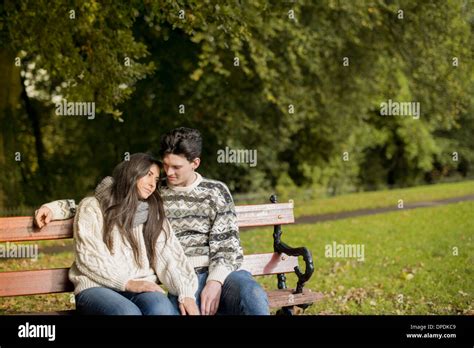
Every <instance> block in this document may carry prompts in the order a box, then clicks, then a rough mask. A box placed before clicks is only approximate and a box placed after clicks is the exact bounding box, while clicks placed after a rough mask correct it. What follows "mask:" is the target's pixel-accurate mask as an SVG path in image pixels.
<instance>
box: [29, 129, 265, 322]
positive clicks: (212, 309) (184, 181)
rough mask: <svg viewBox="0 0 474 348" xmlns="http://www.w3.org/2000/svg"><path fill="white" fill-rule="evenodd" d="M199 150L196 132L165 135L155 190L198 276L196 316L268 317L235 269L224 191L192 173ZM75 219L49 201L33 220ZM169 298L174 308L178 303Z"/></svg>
mask: <svg viewBox="0 0 474 348" xmlns="http://www.w3.org/2000/svg"><path fill="white" fill-rule="evenodd" d="M201 149H202V138H201V134H200V133H199V131H198V130H196V129H190V128H184V127H181V128H177V129H174V130H172V131H170V132H169V133H167V134H165V135H164V136H163V138H162V141H161V147H160V155H161V157H162V159H163V167H164V170H165V173H166V180H165V181H164V182H163V183H162V185H161V187H160V190H161V195H162V197H163V200H164V207H165V213H166V216H167V218H168V219H169V221H170V223H171V226H172V227H173V230H174V233H175V234H176V237H177V238H178V239H179V241H180V242H181V245H182V246H183V248H184V251H185V253H186V256H187V257H188V258H189V260H190V262H191V264H192V265H193V267H194V268H195V270H196V273H197V274H198V279H199V288H198V291H197V293H196V299H197V303H198V306H199V307H200V309H201V314H203V315H214V314H216V313H218V314H230V315H242V314H243V315H268V314H269V308H268V298H267V296H266V293H265V291H264V290H263V289H262V288H261V287H260V285H259V284H258V283H257V282H256V281H255V280H254V279H253V278H252V275H251V274H250V273H249V272H247V271H245V270H240V269H239V268H240V266H241V264H242V260H243V253H242V248H241V246H240V238H239V229H238V226H237V217H236V214H235V207H234V203H233V200H232V195H231V194H230V192H229V189H228V188H227V186H226V185H225V184H224V183H222V182H219V181H215V180H210V179H207V178H203V177H202V176H201V175H200V174H199V173H197V172H196V169H197V168H198V167H199V165H200V161H201V160H200V156H201ZM107 180H110V178H106V179H104V181H103V182H102V183H101V184H100V185H99V186H98V188H97V189H96V194H97V190H100V189H103V187H104V186H106V185H107ZM99 194H100V192H99ZM74 213H75V203H74V201H73V200H62V201H54V202H51V203H48V204H45V205H43V206H42V207H41V208H40V209H39V210H38V211H37V213H36V216H35V220H36V223H37V225H38V226H39V227H43V226H44V225H45V224H47V223H49V222H50V221H51V220H53V219H66V218H70V217H72V216H73V215H74ZM169 296H170V300H171V301H172V302H173V304H174V305H175V306H176V307H177V306H178V301H177V299H176V298H175V297H174V296H172V295H169Z"/></svg>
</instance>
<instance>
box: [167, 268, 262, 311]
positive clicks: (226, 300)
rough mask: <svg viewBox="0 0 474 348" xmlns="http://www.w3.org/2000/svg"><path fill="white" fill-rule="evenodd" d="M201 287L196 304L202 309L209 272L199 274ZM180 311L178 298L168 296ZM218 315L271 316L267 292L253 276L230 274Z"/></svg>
mask: <svg viewBox="0 0 474 348" xmlns="http://www.w3.org/2000/svg"><path fill="white" fill-rule="evenodd" d="M197 276H198V281H199V287H198V290H197V292H196V303H197V305H198V308H199V310H200V309H201V292H202V290H203V289H204V286H206V280H207V276H208V272H203V273H198V274H197ZM168 297H169V299H170V300H171V302H172V303H173V305H174V308H175V310H176V311H178V308H179V304H178V298H177V297H176V296H173V295H171V294H168ZM216 314H218V315H269V314H270V311H269V308H268V297H267V293H266V292H265V290H263V289H262V287H261V286H260V285H259V284H258V283H257V282H256V281H255V279H253V277H252V274H250V273H249V272H247V271H244V270H240V271H234V272H232V273H230V274H229V275H228V276H227V278H226V279H225V281H224V285H223V286H222V293H221V299H220V302H219V309H218V310H217V313H216Z"/></svg>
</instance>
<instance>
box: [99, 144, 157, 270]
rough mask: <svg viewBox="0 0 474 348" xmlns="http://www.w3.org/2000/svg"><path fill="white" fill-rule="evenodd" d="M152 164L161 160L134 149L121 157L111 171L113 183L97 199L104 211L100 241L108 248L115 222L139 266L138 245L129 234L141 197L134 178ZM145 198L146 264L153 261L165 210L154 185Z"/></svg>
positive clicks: (140, 175)
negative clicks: (99, 198)
mask: <svg viewBox="0 0 474 348" xmlns="http://www.w3.org/2000/svg"><path fill="white" fill-rule="evenodd" d="M153 164H156V165H157V166H158V168H161V163H160V162H159V161H157V160H156V159H155V158H154V157H153V156H151V155H149V154H145V153H135V154H133V155H131V156H130V159H129V160H128V161H123V162H121V163H120V164H118V165H117V166H116V167H115V169H114V171H113V174H112V177H113V178H114V183H113V184H112V185H111V186H110V187H109V188H107V189H106V191H105V192H104V193H103V196H102V197H103V198H101V200H100V207H101V210H102V213H103V214H104V243H105V244H106V245H107V247H108V249H109V250H110V252H112V249H113V237H112V230H113V228H114V226H117V228H118V230H119V232H120V235H121V237H122V238H123V239H126V240H127V241H128V242H129V243H130V246H131V247H132V250H133V255H134V258H135V262H136V263H137V265H139V266H142V263H141V261H140V252H139V245H138V240H137V239H136V238H135V237H134V235H133V219H134V216H135V213H136V211H137V207H138V203H139V201H140V200H141V198H140V196H139V194H138V189H137V181H138V180H139V179H140V178H142V177H144V176H145V175H147V174H148V171H149V170H150V167H151V166H152V165H153ZM157 188H158V183H157ZM145 201H146V202H147V203H148V220H147V221H146V223H145V225H144V226H143V237H144V240H145V245H146V251H147V256H148V260H149V261H150V265H153V264H154V263H155V261H156V254H155V247H156V241H157V240H158V236H159V235H160V233H161V230H162V228H163V220H164V218H165V213H164V209H163V200H162V198H161V195H160V193H159V191H158V189H155V191H154V192H153V193H152V194H151V195H150V196H149V197H148V198H147V199H146V200H145Z"/></svg>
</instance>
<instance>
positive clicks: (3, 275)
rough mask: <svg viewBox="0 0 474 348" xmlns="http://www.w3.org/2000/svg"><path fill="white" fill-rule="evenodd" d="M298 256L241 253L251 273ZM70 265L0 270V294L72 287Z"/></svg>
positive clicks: (287, 264)
mask: <svg viewBox="0 0 474 348" xmlns="http://www.w3.org/2000/svg"><path fill="white" fill-rule="evenodd" d="M297 265H298V258H297V257H294V256H288V255H285V254H281V255H280V254H278V253H267V254H254V255H246V256H244V263H243V265H242V268H243V269H246V270H248V271H249V272H251V273H252V274H253V275H254V276H259V275H264V274H265V275H269V274H276V273H289V272H293V271H294V268H295V267H296V266H297ZM68 271H69V268H54V269H44V270H34V271H15V272H0V297H3V296H22V295H37V294H50V293H60V292H70V291H73V285H72V283H71V282H70V281H69V279H68Z"/></svg>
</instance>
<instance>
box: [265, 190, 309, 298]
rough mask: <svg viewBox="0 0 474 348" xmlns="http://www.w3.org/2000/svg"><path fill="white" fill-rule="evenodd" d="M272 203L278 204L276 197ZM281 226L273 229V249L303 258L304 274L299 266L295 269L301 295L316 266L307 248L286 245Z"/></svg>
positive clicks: (273, 197) (297, 288)
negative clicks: (283, 240) (282, 239)
mask: <svg viewBox="0 0 474 348" xmlns="http://www.w3.org/2000/svg"><path fill="white" fill-rule="evenodd" d="M270 201H271V202H272V203H276V202H277V198H276V195H272V196H271V197H270ZM281 234H282V230H281V225H275V226H274V229H273V249H274V250H275V252H277V253H285V254H287V255H290V256H302V257H303V260H304V262H305V270H304V273H303V272H301V270H300V268H299V266H296V267H295V273H296V276H297V277H298V282H297V285H296V291H295V294H300V293H302V292H303V287H304V284H305V283H306V282H307V281H308V280H309V279H310V278H311V276H312V275H313V272H314V264H313V255H312V254H311V252H310V251H309V250H308V248H306V247H298V248H293V247H291V246H289V245H288V244H286V243H283V242H282V241H281Z"/></svg>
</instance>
